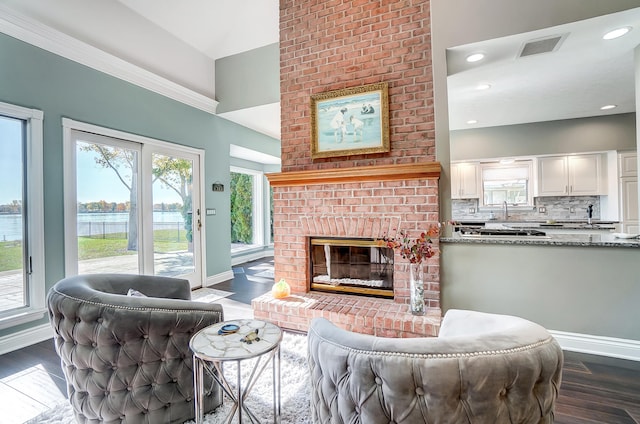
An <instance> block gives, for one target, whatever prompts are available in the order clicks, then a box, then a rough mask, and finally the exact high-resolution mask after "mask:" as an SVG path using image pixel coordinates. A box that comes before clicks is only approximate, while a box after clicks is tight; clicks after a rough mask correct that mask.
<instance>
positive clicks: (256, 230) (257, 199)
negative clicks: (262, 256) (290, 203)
mask: <svg viewBox="0 0 640 424" xmlns="http://www.w3.org/2000/svg"><path fill="white" fill-rule="evenodd" d="M232 172H233V173H236V174H246V175H251V177H252V178H253V187H252V196H253V217H252V218H253V219H252V222H251V225H252V227H253V228H252V229H253V240H252V243H251V245H249V246H247V247H245V248H239V249H231V246H229V248H230V251H231V254H232V255H234V254H241V253H243V252H245V251H247V250H251V249H262V248H263V247H264V246H265V245H268V244H269V243H265V240H268V239H269V238H270V237H267V236H266V234H267V232H270V231H269V229H268V228H265V194H264V192H265V179H266V178H265V176H264V172H262V171H257V170H255V169H250V168H243V167H240V166H233V165H232V166H231V167H230V168H229V175H231V173H232Z"/></svg>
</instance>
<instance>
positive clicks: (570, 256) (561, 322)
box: [440, 242, 640, 340]
mask: <svg viewBox="0 0 640 424" xmlns="http://www.w3.org/2000/svg"><path fill="white" fill-rule="evenodd" d="M440 249H441V263H440V287H441V288H442V292H441V296H442V311H443V312H445V311H447V310H449V309H472V310H476V311H483V312H491V313H500V314H508V315H517V316H521V317H523V318H526V319H530V320H532V321H534V322H536V323H538V324H540V325H542V326H543V327H545V328H547V329H549V330H556V331H566V332H570V333H578V334H589V335H594V336H605V337H615V338H621V339H629V340H640V321H638V304H640V285H639V284H638V280H639V278H640V277H639V276H640V261H638V258H640V252H639V251H638V249H636V248H624V247H577V246H533V245H511V244H471V243H455V242H442V243H440Z"/></svg>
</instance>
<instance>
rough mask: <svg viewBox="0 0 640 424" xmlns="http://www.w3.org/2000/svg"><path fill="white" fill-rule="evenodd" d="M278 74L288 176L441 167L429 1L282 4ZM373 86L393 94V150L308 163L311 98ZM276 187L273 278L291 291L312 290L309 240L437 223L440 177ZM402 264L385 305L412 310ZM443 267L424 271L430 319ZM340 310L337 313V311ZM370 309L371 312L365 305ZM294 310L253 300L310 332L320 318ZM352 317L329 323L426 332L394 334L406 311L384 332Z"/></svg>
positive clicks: (434, 262) (267, 313)
mask: <svg viewBox="0 0 640 424" xmlns="http://www.w3.org/2000/svg"><path fill="white" fill-rule="evenodd" d="M280 69H281V71H280V94H281V114H282V117H281V129H282V136H281V141H282V155H281V159H282V167H281V170H282V172H281V174H287V173H295V172H298V171H320V173H324V172H326V173H327V174H329V173H331V172H332V170H334V171H335V169H336V168H356V169H365V171H364V172H366V169H367V167H372V166H378V165H404V164H426V163H433V162H435V131H434V111H433V78H432V69H431V42H430V2H429V0H405V1H398V0H394V1H388V0H380V1H370V0H330V1H324V0H295V1H294V0H281V1H280ZM378 82H386V83H388V87H389V137H390V148H391V150H390V152H388V153H376V154H368V155H353V156H345V157H333V158H323V159H315V160H312V158H311V126H310V123H311V109H310V97H311V95H313V94H317V93H322V92H326V91H331V90H337V89H344V88H350V87H358V86H361V85H365V84H372V83H378ZM438 169H439V168H438ZM273 192H274V214H273V220H274V260H275V279H276V281H278V280H279V279H280V278H285V279H286V280H287V282H288V283H289V284H290V285H291V286H292V292H293V293H294V294H306V293H308V290H309V258H308V256H309V255H308V239H309V237H313V236H319V235H321V236H337V237H373V238H377V237H381V236H382V235H383V234H384V233H389V234H391V235H393V234H394V233H395V231H396V230H397V229H399V228H403V229H405V230H408V231H410V232H411V234H412V235H417V233H419V232H420V231H423V230H425V229H427V227H428V226H429V224H432V223H437V222H438V220H439V219H438V218H439V216H438V180H437V178H418V179H407V180H386V179H385V178H381V179H380V180H378V181H362V182H359V181H345V182H340V181H335V182H330V183H310V184H292V185H290V186H283V185H274V186H273ZM395 262H396V265H395V266H394V280H395V281H394V293H395V300H394V301H387V300H385V302H391V303H392V304H396V305H397V304H398V303H408V297H409V293H408V266H406V263H405V262H406V261H404V260H403V259H402V258H400V256H399V255H398V254H396V258H395ZM438 263H439V258H438V256H435V257H433V258H431V259H430V260H429V261H428V262H427V268H426V272H425V275H426V280H427V282H428V284H427V285H425V297H426V298H427V305H428V306H429V307H430V308H433V310H432V314H431V315H432V317H433V316H436V317H439V312H440V309H439V308H440V289H439V266H438ZM329 296H331V295H329ZM333 296H340V295H333ZM316 297H317V296H316ZM316 300H317V299H316ZM323 301H324V300H323ZM261 302H265V304H263V303H261ZM278 302H279V301H278ZM328 302H330V303H331V302H334V301H333V300H330V301H328ZM347 302H348V303H349V305H352V303H353V301H352V300H351V299H349V300H348V301H347ZM363 302H365V301H364V300H363ZM266 303H270V305H266ZM318 303H322V302H320V301H318ZM332 304H333V303H332ZM338 304H342V303H341V302H338ZM333 305H334V306H333V307H332V312H331V313H334V310H335V309H336V307H335V304H333ZM366 305H368V306H366V307H367V308H369V309H371V306H370V302H369V301H367V303H366ZM362 306H364V304H363V305H362ZM406 307H407V311H408V305H406ZM282 308H284V309H282ZM292 308H293V309H295V306H294V305H293V304H289V305H288V306H283V305H281V304H279V303H277V302H276V303H273V302H271V301H270V300H269V299H262V300H260V301H258V302H256V301H254V312H256V317H257V318H260V317H264V318H267V319H269V318H270V319H271V320H275V321H277V322H278V323H279V324H280V325H283V326H285V327H289V328H296V329H301V330H305V329H306V324H307V321H305V319H306V317H309V318H310V317H312V316H317V315H312V314H311V313H309V314H307V313H306V312H300V314H301V315H304V318H303V319H297V320H296V319H291V318H287V316H290V315H292V314H295V313H294V312H292V310H293V309H292ZM337 308H338V309H340V308H341V307H337ZM359 308H360V306H358V305H355V306H349V308H346V307H345V308H344V309H345V310H347V309H348V310H356V311H361V309H359ZM376 308H379V309H380V310H386V311H389V309H388V308H392V309H393V308H395V307H394V306H393V305H383V306H376ZM374 309H375V308H374ZM283 310H286V313H283ZM393 310H394V311H396V309H393ZM401 310H404V309H402V305H401ZM316 312H317V311H316ZM369 312H371V311H369ZM318 313H320V312H318ZM323 313H324V312H323ZM362 313H364V312H362ZM394 313H395V312H394ZM348 314H351V315H352V316H351V318H346V319H344V320H343V318H340V319H338V317H336V316H333V315H330V316H331V317H333V318H335V320H339V321H340V322H341V323H343V322H344V323H348V325H347V324H345V325H344V327H345V328H349V329H352V330H355V331H363V332H371V331H374V330H372V329H371V327H369V324H370V323H371V322H374V321H375V322H378V321H380V323H381V324H380V325H381V326H382V327H380V329H379V330H375V332H376V333H377V334H384V335H398V336H406V335H407V334H413V335H414V336H415V335H420V334H423V331H414V330H408V331H405V330H398V327H399V328H402V326H403V325H405V324H406V322H409V321H411V316H409V317H408V318H407V317H404V318H403V317H402V314H401V313H400V315H398V316H396V317H395V318H393V319H392V320H391V322H393V324H386V326H384V325H383V324H382V323H383V322H384V321H385V320H384V319H382V318H379V319H378V318H376V320H377V321H376V320H374V319H373V318H372V321H370V322H369V321H367V323H366V324H362V323H364V321H360V320H359V319H360V318H357V319H356V318H355V315H359V314H361V312H355V313H352V312H348ZM328 316H329V315H328ZM405 321H406V322H405ZM358 322H360V323H361V324H362V325H357V323H358ZM435 322H436V324H433V325H434V326H435V327H434V326H431V327H429V328H430V329H431V330H429V333H431V334H430V335H433V334H434V333H435V331H436V330H433V328H436V327H437V326H438V325H439V324H438V323H439V320H438V319H436V321H435ZM423 324H424V322H421V323H420V325H423ZM429 325H432V324H429ZM363 326H364V327H366V328H363ZM390 326H392V327H394V329H393V330H392V329H390ZM358 327H359V328H358Z"/></svg>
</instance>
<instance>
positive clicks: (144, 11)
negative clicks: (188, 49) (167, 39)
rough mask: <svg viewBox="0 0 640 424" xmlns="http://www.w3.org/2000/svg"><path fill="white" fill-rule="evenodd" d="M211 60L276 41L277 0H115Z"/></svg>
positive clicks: (278, 9)
mask: <svg viewBox="0 0 640 424" xmlns="http://www.w3.org/2000/svg"><path fill="white" fill-rule="evenodd" d="M118 1H119V2H120V3H122V4H124V5H125V6H127V7H129V8H130V9H131V10H133V11H135V12H136V13H138V14H139V15H141V16H144V17H145V18H146V19H148V20H150V21H151V22H153V23H155V24H156V25H158V26H159V27H161V28H164V29H165V30H166V31H168V32H170V33H171V34H173V35H174V36H176V37H177V38H179V39H181V40H182V41H184V42H186V43H187V44H189V45H191V46H192V47H194V48H196V49H197V50H199V51H200V52H202V53H204V54H205V55H207V56H208V57H210V58H211V59H214V60H215V59H219V58H221V57H226V56H231V55H233V54H236V53H241V52H244V51H247V50H252V49H255V48H258V47H262V46H266V45H268V44H273V43H277V42H278V40H279V38H280V35H279V17H280V7H279V2H278V0H180V1H176V0H118Z"/></svg>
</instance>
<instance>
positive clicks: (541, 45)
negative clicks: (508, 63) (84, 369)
mask: <svg viewBox="0 0 640 424" xmlns="http://www.w3.org/2000/svg"><path fill="white" fill-rule="evenodd" d="M567 35H568V34H564V35H554V36H551V37H547V38H542V39H539V40H533V41H528V42H526V43H524V44H523V45H522V49H520V54H519V55H518V57H525V56H533V55H536V54H542V53H551V52H553V51H556V50H558V48H560V44H562V41H564V39H565V38H566V37H567Z"/></svg>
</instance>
